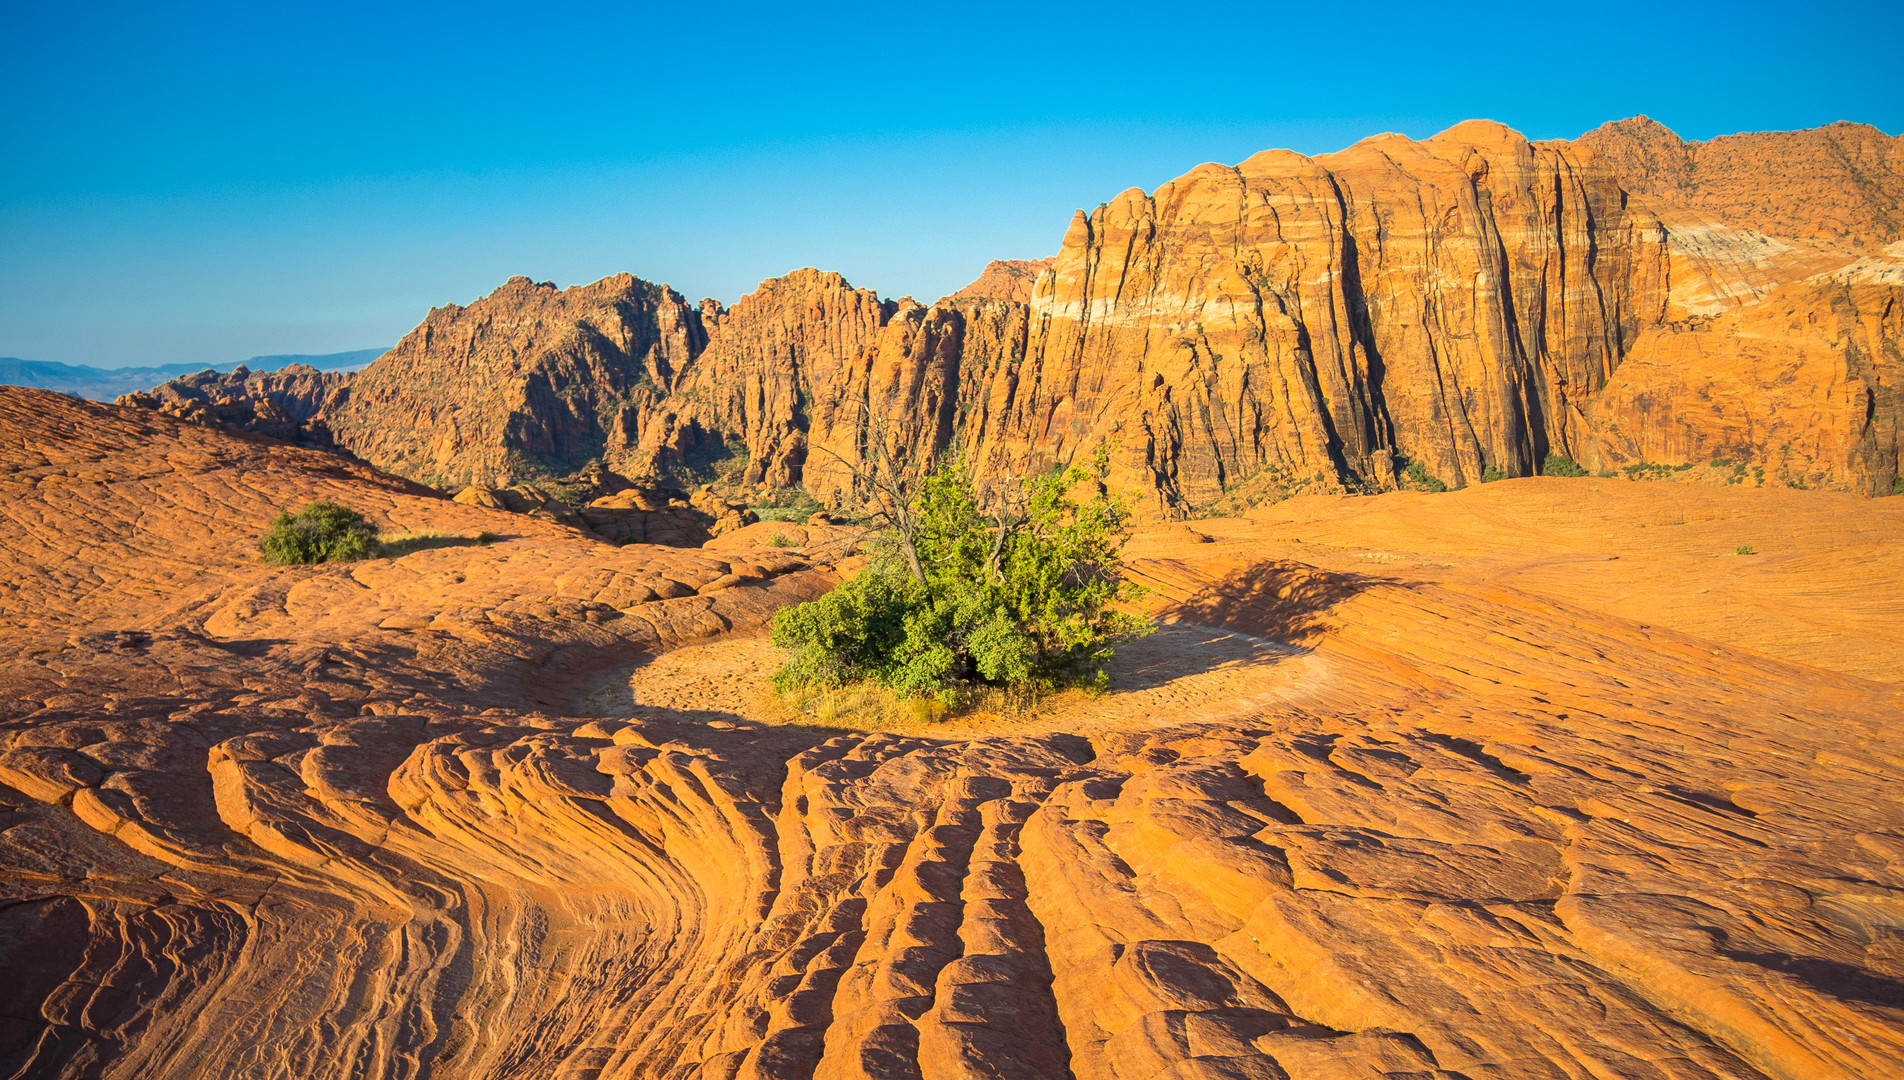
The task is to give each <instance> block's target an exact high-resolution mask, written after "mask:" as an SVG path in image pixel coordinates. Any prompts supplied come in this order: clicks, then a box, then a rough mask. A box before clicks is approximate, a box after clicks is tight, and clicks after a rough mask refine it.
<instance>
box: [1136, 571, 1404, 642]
mask: <svg viewBox="0 0 1904 1080" xmlns="http://www.w3.org/2000/svg"><path fill="white" fill-rule="evenodd" d="M1382 585H1386V586H1399V587H1401V588H1414V587H1415V583H1414V582H1408V581H1401V580H1398V579H1395V578H1382V577H1371V576H1369V575H1366V574H1348V573H1341V572H1338V571H1334V570H1321V569H1317V568H1316V567H1313V566H1308V565H1305V564H1303V563H1295V562H1287V561H1284V560H1281V559H1264V560H1262V561H1261V562H1256V563H1252V564H1250V565H1249V566H1246V567H1244V568H1242V569H1240V570H1236V571H1233V572H1232V573H1230V574H1229V575H1227V576H1226V577H1224V578H1223V580H1221V581H1219V582H1217V583H1216V584H1214V585H1210V586H1208V587H1206V588H1204V589H1202V590H1201V591H1199V592H1198V593H1196V594H1195V595H1194V596H1192V597H1190V598H1189V599H1188V600H1185V601H1183V602H1182V603H1180V604H1178V605H1176V606H1175V607H1173V608H1171V609H1169V610H1168V611H1167V612H1166V613H1165V614H1166V617H1167V618H1169V619H1171V620H1173V621H1177V622H1190V623H1200V624H1202V625H1204V626H1207V627H1222V628H1225V629H1229V630H1241V631H1243V632H1245V633H1249V634H1256V635H1259V636H1262V637H1266V638H1272V639H1274V640H1276V641H1280V642H1283V643H1285V644H1290V645H1296V644H1300V643H1301V642H1303V641H1304V640H1306V639H1309V638H1312V637H1315V636H1316V635H1318V634H1320V633H1321V632H1322V631H1324V630H1326V629H1327V628H1328V625H1329V623H1328V612H1329V610H1330V609H1331V608H1334V607H1335V606H1336V605H1338V604H1340V603H1342V602H1343V601H1345V600H1348V599H1350V598H1351V597H1354V596H1356V595H1358V594H1360V593H1363V592H1366V591H1367V590H1369V589H1371V588H1374V587H1376V586H1382Z"/></svg>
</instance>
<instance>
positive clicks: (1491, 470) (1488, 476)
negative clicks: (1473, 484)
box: [1481, 465, 1507, 484]
mask: <svg viewBox="0 0 1904 1080" xmlns="http://www.w3.org/2000/svg"><path fill="white" fill-rule="evenodd" d="M1505 479H1507V474H1506V473H1504V472H1502V471H1501V470H1499V469H1497V468H1495V467H1494V466H1492V465H1483V466H1481V482H1482V483H1483V484H1492V483H1493V482H1494V481H1496V480H1505Z"/></svg>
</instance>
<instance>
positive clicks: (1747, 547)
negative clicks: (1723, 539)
mask: <svg viewBox="0 0 1904 1080" xmlns="http://www.w3.org/2000/svg"><path fill="white" fill-rule="evenodd" d="M1733 554H1734V555H1757V554H1758V552H1757V551H1754V550H1753V549H1752V545H1751V544H1740V545H1739V546H1738V548H1737V549H1736V550H1735V551H1733Z"/></svg>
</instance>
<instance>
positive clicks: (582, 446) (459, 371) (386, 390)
mask: <svg viewBox="0 0 1904 1080" xmlns="http://www.w3.org/2000/svg"><path fill="white" fill-rule="evenodd" d="M705 344H706V330H705V329H704V327H703V323H702V313H701V311H700V310H697V309H696V308H693V307H690V306H689V305H688V303H687V301H686V300H684V299H683V298H682V297H681V295H680V294H678V293H675V292H673V291H671V290H669V289H668V288H667V287H666V286H663V285H651V284H649V283H647V282H645V281H641V280H639V279H637V278H634V277H631V276H629V275H627V274H622V275H618V276H616V277H611V278H604V279H603V280H601V281H598V282H596V283H595V284H593V285H584V286H577V287H575V288H572V289H567V290H558V289H556V288H555V287H554V286H553V285H550V284H547V283H544V284H540V285H538V284H536V283H535V282H532V281H530V280H529V279H528V278H524V277H518V278H512V279H511V280H510V281H509V282H508V283H507V284H505V285H503V286H502V287H501V288H499V289H497V290H496V291H495V292H493V293H491V294H490V295H489V296H487V297H484V298H483V299H481V300H478V301H476V302H475V303H474V304H471V305H470V306H468V307H459V306H457V305H455V304H450V305H448V306H445V307H442V308H438V309H436V310H435V311H432V312H431V313H430V315H429V317H428V318H427V319H425V320H424V321H423V325H421V326H419V327H417V328H416V329H415V330H413V331H411V332H410V334H409V335H408V336H406V337H405V338H404V339H403V340H402V341H400V342H398V343H397V347H396V348H394V349H392V350H390V351H389V352H388V353H386V354H384V356H383V357H381V358H380V359H379V360H378V361H377V362H376V363H373V364H371V365H370V366H369V367H367V368H365V369H364V370H363V371H362V372H360V373H358V374H357V376H356V377H355V378H353V379H352V380H351V383H350V389H349V392H348V394H347V395H346V397H345V399H344V400H343V401H341V402H340V403H338V404H337V405H335V406H334V407H333V408H331V409H330V410H327V412H326V419H327V420H328V421H329V423H330V426H331V429H332V431H333V432H334V433H335V434H336V437H337V440H338V442H339V443H340V444H341V445H343V446H344V447H345V448H346V449H348V450H349V451H351V452H352V453H354V454H356V455H357V456H359V457H361V458H363V459H364V460H366V461H370V462H372V463H374V464H376V465H377V466H378V467H379V468H383V469H388V470H390V471H393V472H396V473H399V474H401V475H404V476H408V477H410V478H412V479H415V480H419V481H422V482H424V483H429V484H434V485H437V486H439V487H451V488H454V487H461V486H463V485H467V484H484V485H489V486H493V487H507V486H509V485H510V484H511V483H513V482H515V481H517V480H522V479H529V478H533V477H538V476H560V475H564V474H566V473H569V472H573V471H575V470H577V469H580V468H582V467H583V466H585V465H587V464H589V463H590V462H593V461H597V460H599V459H601V458H602V457H603V456H604V455H605V454H606V455H608V456H609V457H610V458H611V461H612V460H613V455H612V454H609V451H610V450H611V449H613V448H615V447H619V446H621V445H623V444H624V443H626V442H627V441H628V440H629V439H630V438H631V434H630V432H631V429H630V427H629V425H630V424H631V423H632V418H633V417H634V416H635V415H637V414H638V413H639V412H640V411H641V410H642V408H643V403H645V402H649V401H652V400H655V399H658V398H660V397H661V396H662V395H664V394H665V393H666V392H667V391H668V390H669V389H671V388H672V387H673V386H674V384H675V380H676V379H677V378H678V376H679V373H680V371H681V369H682V368H683V366H685V365H686V364H687V362H688V361H689V360H690V359H691V358H692V357H693V356H695V355H696V354H698V353H699V352H700V350H701V349H702V347H703V346H704V345H705Z"/></svg>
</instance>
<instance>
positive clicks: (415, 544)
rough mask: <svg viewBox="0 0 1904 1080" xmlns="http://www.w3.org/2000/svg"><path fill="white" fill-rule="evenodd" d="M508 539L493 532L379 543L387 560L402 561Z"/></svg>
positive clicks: (391, 539)
mask: <svg viewBox="0 0 1904 1080" xmlns="http://www.w3.org/2000/svg"><path fill="white" fill-rule="evenodd" d="M506 539H508V537H505V536H498V535H496V534H495V533H492V532H485V533H481V534H479V535H476V536H446V535H444V534H442V533H414V534H401V535H398V536H392V537H379V538H378V543H379V545H380V546H381V547H382V548H383V554H384V557H385V558H387V559H401V558H403V557H404V556H405V555H410V554H414V553H415V552H418V551H432V550H435V549H436V548H452V547H488V546H489V545H491V544H493V543H495V542H496V541H498V540H506Z"/></svg>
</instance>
